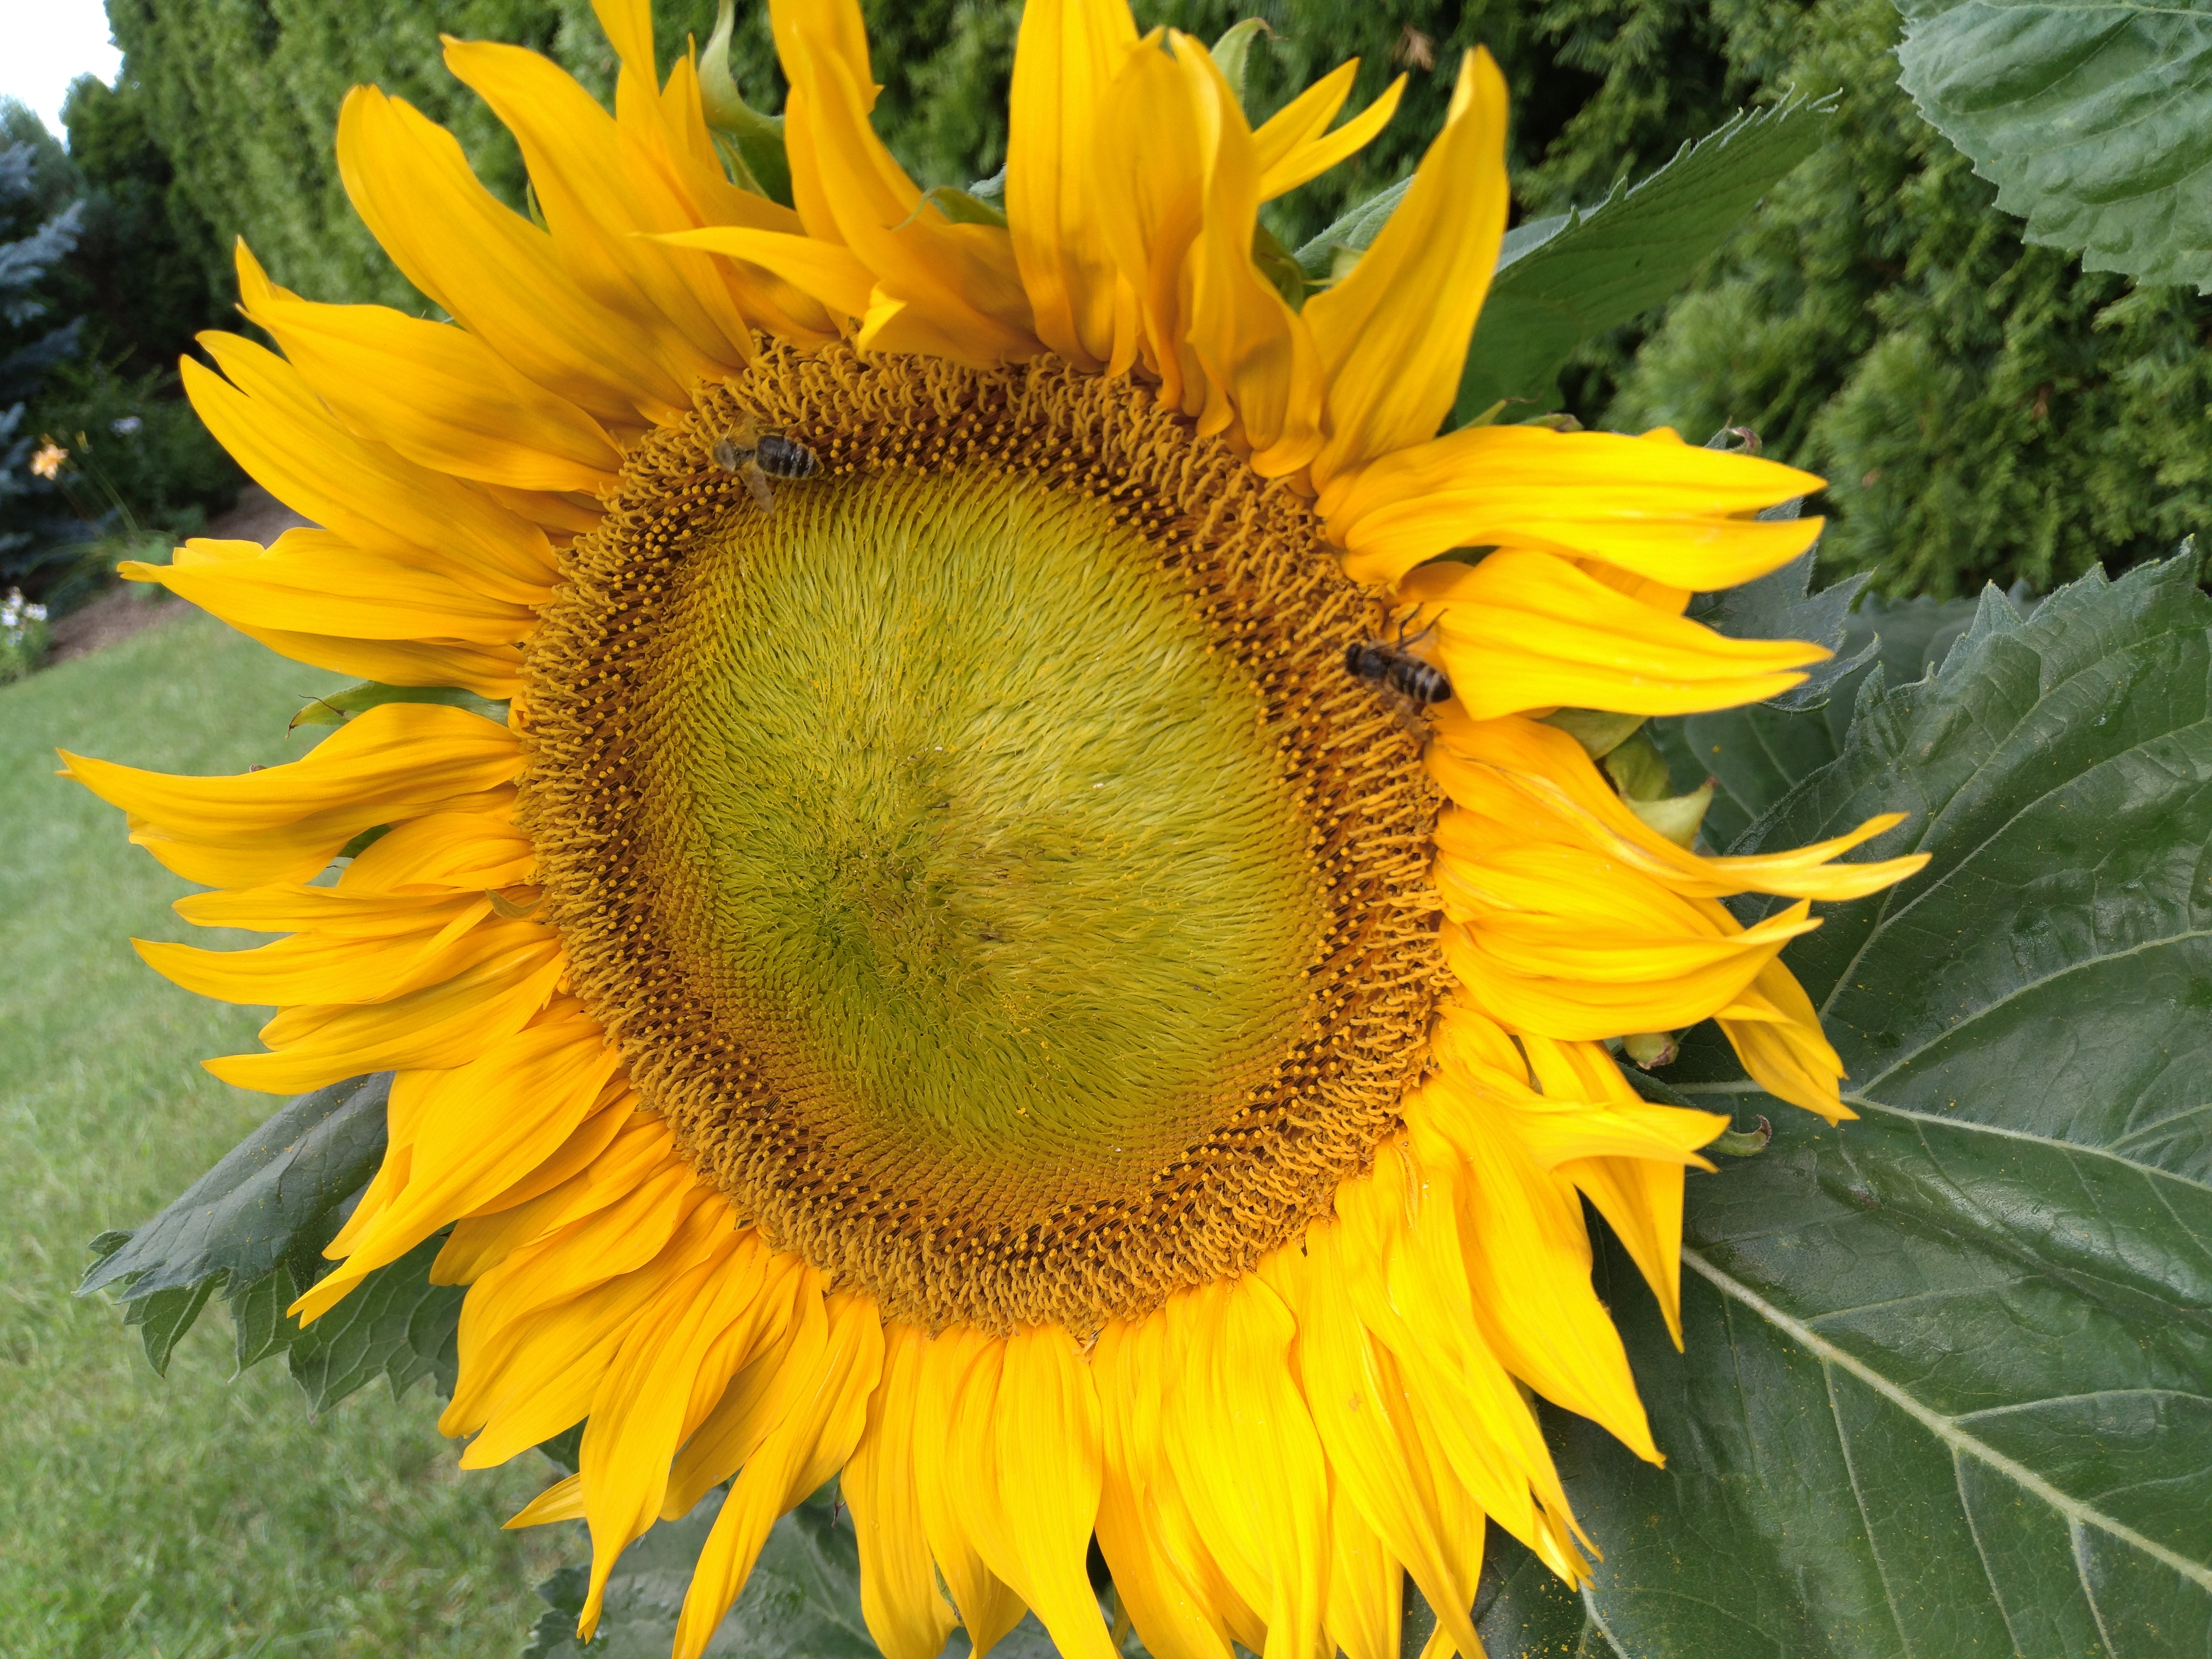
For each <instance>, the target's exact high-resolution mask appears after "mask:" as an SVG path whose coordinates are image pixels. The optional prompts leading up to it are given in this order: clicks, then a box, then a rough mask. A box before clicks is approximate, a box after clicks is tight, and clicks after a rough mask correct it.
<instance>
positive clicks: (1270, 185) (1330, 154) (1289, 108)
mask: <svg viewBox="0 0 2212 1659" xmlns="http://www.w3.org/2000/svg"><path fill="white" fill-rule="evenodd" d="M1358 70H1359V60H1358V58H1353V59H1352V61H1351V62H1349V63H1347V64H1340V66H1339V67H1338V68H1337V69H1336V70H1335V71H1334V73H1333V74H1330V75H1328V76H1324V77H1323V78H1322V80H1319V81H1317V82H1315V83H1314V84H1313V85H1312V86H1310V87H1309V88H1306V90H1305V91H1304V93H1303V94H1300V95H1299V96H1298V97H1297V98H1294V99H1292V100H1291V101H1290V102H1289V103H1287V104H1285V105H1284V106H1283V107H1282V108H1281V109H1279V110H1278V111H1277V112H1275V114H1274V116H1273V118H1271V119H1270V120H1269V121H1268V122H1267V125H1265V126H1262V127H1261V129H1260V130H1259V131H1257V132H1255V133H1254V134H1253V135H1252V137H1253V138H1254V139H1255V141H1256V143H1258V146H1259V159H1260V199H1261V201H1263V202H1272V201H1273V200H1274V198H1275V197H1278V196H1280V195H1283V194H1284V193H1285V192H1286V191H1293V190H1296V189H1297V187H1298V186H1299V185H1303V184H1304V183H1306V182H1307V181H1309V180H1310V179H1318V178H1319V177H1321V175H1322V173H1326V172H1328V170H1329V169H1330V168H1331V167H1334V166H1335V165H1336V164H1337V163H1338V162H1339V161H1343V160H1345V159H1346V157H1347V156H1350V155H1355V154H1357V153H1358V151H1360V150H1362V149H1365V148H1366V147H1367V145H1368V143H1370V141H1372V140H1373V138H1374V137H1375V135H1376V133H1378V132H1380V131H1383V128H1384V127H1386V126H1388V125H1389V124H1390V118H1391V117H1392V116H1393V115H1395V114H1396V113H1397V111H1398V100H1399V99H1400V98H1401V96H1403V95H1404V93H1405V90H1406V77H1405V76H1402V75H1401V76H1399V77H1398V78H1397V79H1396V80H1395V81H1393V82H1391V83H1390V84H1389V86H1387V87H1385V88H1383V95H1382V96H1381V97H1380V98H1377V99H1376V100H1375V101H1374V102H1373V103H1371V104H1370V105H1369V106H1367V107H1366V108H1365V109H1364V110H1362V111H1360V112H1359V113H1358V114H1357V115H1355V116H1353V117H1352V119H1350V120H1349V121H1346V123H1345V124H1344V125H1342V126H1340V127H1339V128H1338V129H1337V130H1336V131H1334V132H1330V131H1328V130H1327V129H1328V124H1329V122H1330V121H1331V120H1332V119H1333V118H1334V117H1335V114H1336V112H1337V111H1338V110H1339V109H1340V108H1341V107H1342V106H1343V104H1344V100H1345V95H1346V94H1347V93H1349V92H1350V91H1351V90H1352V76H1355V75H1356V74H1358ZM1315 94H1321V95H1320V96H1319V97H1316V96H1315ZM1316 117H1317V118H1316Z"/></svg>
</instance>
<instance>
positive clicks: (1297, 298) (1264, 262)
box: [1252, 223, 1306, 311]
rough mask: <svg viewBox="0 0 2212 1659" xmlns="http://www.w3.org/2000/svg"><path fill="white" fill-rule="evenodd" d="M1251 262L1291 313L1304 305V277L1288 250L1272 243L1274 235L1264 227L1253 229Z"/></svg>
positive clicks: (1254, 227) (1255, 225) (1259, 226)
mask: <svg viewBox="0 0 2212 1659" xmlns="http://www.w3.org/2000/svg"><path fill="white" fill-rule="evenodd" d="M1252 263H1253V264H1255V265H1257V266H1258V267H1259V268H1260V274H1261V276H1264V277H1266V278H1267V281H1268V282H1269V283H1271V284H1272V285H1273V288H1274V290H1275V292H1276V293H1278V294H1279V295H1282V296H1283V301H1284V303H1285V304H1286V305H1288V306H1289V307H1290V308H1291V310H1293V311H1297V310H1298V309H1300V308H1301V307H1304V304H1305V302H1306V276H1305V272H1304V270H1302V269H1300V267H1299V265H1298V262H1297V260H1296V259H1295V258H1292V257H1291V253H1290V251H1289V250H1288V249H1287V248H1285V246H1283V245H1282V244H1281V243H1280V242H1279V241H1277V240H1275V233H1274V232H1273V231H1272V230H1269V229H1268V228H1267V226H1265V225H1263V224H1258V223H1255V224H1254V225H1253V227H1252Z"/></svg>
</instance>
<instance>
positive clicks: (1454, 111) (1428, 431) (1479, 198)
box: [1304, 50, 1508, 580]
mask: <svg viewBox="0 0 2212 1659" xmlns="http://www.w3.org/2000/svg"><path fill="white" fill-rule="evenodd" d="M1505 102H1506V100H1505V77H1504V76H1502V75H1501V74H1499V73H1498V65H1497V64H1495V63H1493V62H1492V61H1491V58H1490V54H1489V53H1488V52H1483V51H1480V50H1477V51H1474V52H1468V54H1467V55H1466V57H1465V58H1462V60H1461V64H1460V71H1459V84H1458V86H1457V88H1456V89H1455V91H1454V93H1453V94H1452V101H1451V109H1450V112H1449V114H1448V115H1447V116H1446V118H1445V121H1444V130H1443V131H1442V132H1441V133H1439V134H1438V135H1437V137H1436V140H1435V141H1434V142H1433V143H1431V145H1430V146H1429V150H1428V154H1427V155H1424V156H1423V157H1422V158H1421V165H1420V167H1419V169H1418V170H1417V171H1416V172H1415V173H1414V174H1413V186H1412V188H1410V189H1409V190H1408V191H1407V192H1406V197H1405V199H1404V200H1403V201H1402V202H1401V203H1400V204H1398V210H1397V211H1396V212H1395V213H1393V214H1392V215H1391V216H1390V218H1389V222H1388V223H1387V224H1385V225H1384V226H1383V229H1382V231H1381V233H1380V234H1377V235H1376V238H1375V240H1374V242H1373V244H1372V245H1370V246H1369V248H1368V250H1367V252H1365V253H1364V254H1363V255H1362V256H1361V257H1360V260H1359V263H1358V264H1357V265H1355V266H1353V267H1352V273H1351V275H1349V276H1346V277H1345V279H1344V280H1343V281H1342V282H1340V283H1337V284H1336V285H1335V286H1334V288H1331V289H1327V290H1326V291H1324V292H1322V293H1321V294H1317V295H1315V296H1314V297H1313V299H1312V300H1311V301H1310V302H1309V303H1308V304H1307V306H1306V308H1305V312H1304V319H1305V322H1306V325H1307V326H1308V327H1309V328H1310V329H1311V330H1312V331H1313V337H1314V343H1315V346H1316V349H1317V351H1318V353H1319V356H1320V362H1321V368H1322V374H1323V375H1324V376H1325V377H1326V378H1327V381H1328V427H1329V438H1328V443H1327V444H1326V445H1325V446H1324V447H1322V451H1321V453H1319V455H1318V456H1316V458H1315V461H1314V468H1313V479H1314V483H1316V486H1319V487H1322V488H1324V489H1325V488H1326V487H1327V486H1328V483H1329V482H1330V481H1331V480H1332V479H1333V478H1334V477H1335V476H1336V475H1337V474H1339V473H1340V472H1343V471H1346V470H1347V469H1351V468H1357V467H1359V466H1361V465H1364V464H1365V463H1366V462H1368V461H1370V460H1372V459H1375V458H1376V457H1378V456H1387V455H1391V454H1394V453H1395V452H1397V451H1400V450H1405V449H1410V448H1412V447H1413V446H1415V445H1419V444H1423V443H1425V442H1426V441H1428V440H1430V439H1431V438H1433V437H1434V436H1435V435H1436V431H1437V427H1439V426H1441V425H1442V424H1443V418H1444V416H1446V415H1448V414H1449V413H1450V412H1451V406H1452V400H1453V399H1454V398H1455V397H1457V396H1458V395H1459V380H1460V370H1461V367H1462V363H1463V362H1465V360H1466V357H1467V345H1468V340H1469V338H1470V337H1473V335H1474V319H1475V314H1476V313H1478V312H1480V310H1481V309H1482V299H1483V295H1485V294H1486V293H1487V292H1488V291H1489V288H1490V273H1491V271H1492V268H1493V267H1495V266H1496V264H1497V263H1498V240H1499V239H1500V238H1501V237H1503V236H1504V234H1505V213H1506V207H1507V203H1508V190H1507V186H1506V182H1505ZM1370 113H1371V112H1370ZM1378 125H1379V124H1378ZM1327 499H1328V498H1327V497H1324V498H1323V500H1324V502H1325V503H1326V501H1327ZM1353 528H1358V529H1361V530H1364V528H1365V526H1364V521H1363V520H1359V519H1358V518H1354V519H1352V520H1350V521H1349V522H1347V524H1346V526H1345V528H1344V529H1340V528H1339V527H1338V524H1337V520H1336V519H1335V518H1334V517H1332V519H1331V522H1330V533H1331V534H1332V535H1334V536H1335V537H1337V538H1338V539H1339V540H1340V541H1343V539H1344V537H1345V535H1346V533H1347V532H1349V531H1351V530H1352V529H1353ZM1468 539H1469V540H1472V539H1474V538H1468ZM1487 539H1490V540H1493V541H1498V540H1504V538H1502V537H1493V538H1487ZM1344 544H1345V545H1346V546H1347V547H1352V549H1353V550H1354V551H1355V552H1363V551H1364V544H1358V545H1355V544H1353V543H1352V542H1349V541H1346V542H1344ZM1443 545H1444V546H1445V547H1449V546H1453V545H1455V543H1451V542H1447V543H1445V544H1443ZM1442 550H1443V549H1442V548H1438V549H1436V550H1435V551H1438V552H1441V551H1442ZM1403 568H1407V567H1402V566H1401V567H1399V569H1400V570H1402V569H1403ZM1392 574H1394V575H1395V574H1399V572H1398V571H1397V570H1394V571H1393V572H1392ZM1358 579H1359V580H1374V578H1373V576H1372V575H1371V574H1367V573H1366V572H1365V571H1364V570H1363V571H1362V572H1361V574H1359V577H1358Z"/></svg>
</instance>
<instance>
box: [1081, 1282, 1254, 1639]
mask: <svg viewBox="0 0 2212 1659" xmlns="http://www.w3.org/2000/svg"><path fill="white" fill-rule="evenodd" d="M1166 1323H1167V1322H1166V1318H1165V1316H1164V1315H1162V1314H1158V1313H1155V1314H1152V1315H1151V1316H1147V1317H1145V1318H1142V1319H1139V1320H1137V1321H1135V1322H1115V1323H1114V1324H1112V1325H1109V1326H1108V1327H1107V1328H1106V1329H1105V1330H1104V1331H1103V1332H1101V1333H1100V1334H1099V1337H1098V1341H1097V1345H1096V1346H1095V1347H1094V1348H1093V1349H1092V1351H1091V1373H1092V1375H1093V1376H1095V1377H1096V1378H1097V1389H1098V1399H1099V1413H1100V1422H1101V1427H1102V1430H1103V1434H1102V1445H1103V1459H1102V1481H1101V1486H1100V1492H1099V1500H1098V1547H1099V1550H1100V1552H1101V1553H1103V1555H1104V1556H1105V1558H1106V1565H1107V1566H1108V1568H1109V1570H1110V1571H1112V1573H1113V1575H1114V1589H1115V1594H1116V1595H1118V1596H1120V1597H1121V1606H1122V1607H1123V1608H1124V1610H1126V1611H1127V1613H1128V1615H1129V1620H1130V1622H1131V1623H1132V1624H1133V1625H1134V1626H1135V1627H1136V1631H1137V1634H1138V1636H1139V1637H1140V1638H1142V1639H1143V1641H1144V1644H1145V1647H1146V1651H1148V1652H1150V1653H1152V1654H1154V1655H1156V1656H1158V1659H1230V1648H1229V1634H1228V1630H1227V1628H1226V1626H1225V1622H1224V1616H1223V1613H1222V1605H1223V1602H1224V1601H1225V1599H1226V1598H1227V1597H1228V1595H1229V1594H1230V1592H1229V1591H1228V1590H1227V1588H1226V1587H1225V1586H1223V1585H1217V1584H1214V1583H1210V1582H1209V1575H1208V1574H1207V1573H1206V1571H1204V1570H1203V1569H1202V1568H1201V1567H1200V1564H1199V1562H1198V1560H1197V1559H1196V1557H1197V1555H1198V1552H1197V1551H1196V1550H1195V1549H1194V1548H1193V1547H1192V1546H1191V1544H1190V1543H1189V1542H1188V1541H1182V1540H1178V1539H1177V1538H1176V1537H1175V1536H1174V1530H1175V1529H1174V1528H1172V1527H1171V1526H1170V1524H1169V1523H1168V1518H1169V1516H1170V1515H1171V1514H1174V1513H1176V1510H1175V1506H1174V1504H1173V1503H1172V1499H1171V1498H1170V1492H1171V1489H1172V1487H1173V1486H1174V1474H1173V1473H1172V1471H1171V1470H1170V1468H1169V1467H1168V1462H1167V1450H1166V1447H1165V1445H1164V1442H1163V1440H1162V1432H1163V1431H1162V1425H1161V1421H1160V1401H1161V1400H1162V1398H1163V1397H1164V1395H1165V1393H1166V1391H1167V1389H1168V1386H1169V1377H1168V1373H1167V1370H1166V1368H1165V1367H1164V1365H1163V1364H1162V1363H1161V1353H1160V1345H1161V1339H1162V1337H1163V1336H1164V1334H1165V1329H1166ZM1177 1542H1182V1545H1183V1547H1182V1549H1181V1550H1178V1549H1177V1548H1176V1543H1177ZM1205 1565H1206V1567H1211V1565H1212V1562H1211V1560H1210V1559H1207V1560H1206V1563H1205ZM1255 1622H1256V1621H1255Z"/></svg>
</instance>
